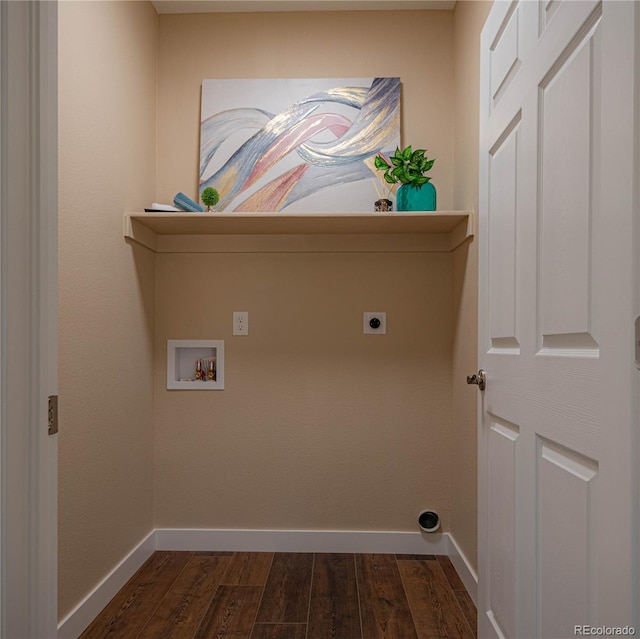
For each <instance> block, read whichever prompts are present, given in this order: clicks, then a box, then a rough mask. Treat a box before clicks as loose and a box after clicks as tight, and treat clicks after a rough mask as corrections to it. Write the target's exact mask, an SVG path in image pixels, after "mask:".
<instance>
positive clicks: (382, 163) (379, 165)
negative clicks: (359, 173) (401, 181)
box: [373, 155, 390, 171]
mask: <svg viewBox="0 0 640 639" xmlns="http://www.w3.org/2000/svg"><path fill="white" fill-rule="evenodd" d="M373 164H374V166H375V167H376V169H381V170H383V171H386V170H387V169H388V168H389V166H390V165H389V163H388V162H387V161H386V160H385V159H384V158H383V157H381V156H380V155H376V157H375V159H374V161H373Z"/></svg>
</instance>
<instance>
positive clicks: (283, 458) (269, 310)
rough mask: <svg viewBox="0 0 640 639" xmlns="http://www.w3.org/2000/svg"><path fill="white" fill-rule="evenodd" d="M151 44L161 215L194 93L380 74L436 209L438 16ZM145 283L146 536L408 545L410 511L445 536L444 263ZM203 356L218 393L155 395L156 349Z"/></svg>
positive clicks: (352, 20)
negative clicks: (149, 355) (180, 530)
mask: <svg viewBox="0 0 640 639" xmlns="http://www.w3.org/2000/svg"><path fill="white" fill-rule="evenodd" d="M394 42H395V43H400V46H398V47H394V46H392V45H393V43H394ZM160 43H161V46H160V47H159V74H158V155H157V169H158V197H159V198H160V199H161V200H162V201H171V199H172V197H173V194H175V193H176V192H177V191H178V190H183V191H185V192H187V193H188V194H190V195H192V196H195V195H196V192H197V174H198V173H197V171H198V153H199V130H198V129H199V125H198V122H199V110H200V87H201V83H202V80H203V79H205V78H253V77H255V78H259V77H267V78H268V77H294V78H295V77H314V76H317V77H335V76H344V77H349V76H366V75H374V74H377V75H388V76H395V75H397V76H400V77H401V80H402V105H403V112H402V117H403V132H402V133H403V136H402V137H403V140H402V141H403V144H408V143H412V144H414V145H423V146H426V147H427V148H428V150H429V154H430V155H433V156H435V157H436V158H437V162H436V169H435V171H434V182H435V183H436V185H437V187H438V193H439V207H440V208H444V209H447V208H450V207H451V204H452V182H453V164H452V160H453V110H452V101H453V61H452V55H451V53H452V14H451V12H394V13H391V12H380V13H376V12H374V13H349V12H345V13H284V14H283V13H278V14H235V15H234V14H217V15H207V16H161V17H160ZM157 264H158V267H157V317H156V357H157V358H158V359H157V361H158V365H157V366H156V413H155V414H156V483H155V488H156V490H155V498H156V508H155V522H156V525H157V526H158V527H183V526H186V527H205V528H207V527H214V528H233V527H241V528H281V529H291V528H303V529H304V528H307V529H308V528H319V529H331V528H337V529H363V530H415V529H416V517H417V514H418V513H419V512H420V510H421V509H423V508H425V507H431V508H436V509H438V510H439V511H440V512H441V514H442V517H443V522H444V524H445V528H446V527H448V521H449V511H450V506H451V499H450V469H449V460H450V405H451V397H450V393H451V390H450V379H451V371H450V347H451V256H450V255H446V254H442V255H400V254H335V253H325V254H313V255H304V254H280V255H276V254H270V255H268V254H262V255H251V254H229V255H199V256H188V255H163V256H158V258H157ZM234 310H248V311H249V313H250V320H249V325H250V327H251V335H250V336H249V337H248V338H242V337H232V336H231V317H232V312H233V311H234ZM366 310H383V311H386V312H387V314H388V318H389V334H388V335H387V336H386V337H368V336H363V335H362V313H363V312H364V311H366ZM207 337H208V338H211V339H216V338H217V339H225V341H226V346H227V352H226V358H227V378H226V380H227V388H226V390H225V391H224V392H219V393H217V392H212V393H204V392H197V391H194V392H175V391H174V392H167V391H166V390H165V380H166V373H165V365H164V362H163V360H164V358H165V352H166V340H167V339H168V338H183V339H185V338H207ZM160 362H163V363H162V364H161V363H160Z"/></svg>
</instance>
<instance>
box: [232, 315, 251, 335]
mask: <svg viewBox="0 0 640 639" xmlns="http://www.w3.org/2000/svg"><path fill="white" fill-rule="evenodd" d="M233 334H234V335H248V334H249V313H248V312H247V311H233Z"/></svg>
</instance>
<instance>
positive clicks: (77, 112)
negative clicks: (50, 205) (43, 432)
mask: <svg viewBox="0 0 640 639" xmlns="http://www.w3.org/2000/svg"><path fill="white" fill-rule="evenodd" d="M156 40H157V16H156V14H155V11H154V10H153V8H152V6H151V5H150V4H149V3H146V2H143V3H141V2H64V1H63V2H60V3H59V235H60V245H59V249H60V250H59V256H60V257H59V308H60V318H59V349H60V350H59V392H60V435H59V438H60V439H59V442H60V446H59V451H60V453H59V488H60V498H59V522H60V529H59V551H58V552H59V616H60V618H61V619H62V618H64V617H65V616H66V615H67V614H68V613H69V612H70V610H71V609H72V608H73V607H75V606H76V605H77V604H78V603H79V602H80V601H81V600H82V599H83V598H84V597H85V596H86V595H87V594H88V593H89V592H90V591H91V590H92V588H93V587H94V586H95V585H96V584H97V583H98V582H100V581H102V579H104V578H105V576H106V575H107V574H108V573H109V572H110V571H111V570H112V569H113V568H114V566H115V565H117V564H118V563H119V562H120V561H121V560H122V559H123V557H124V556H126V554H127V553H128V552H129V551H130V550H131V549H132V548H133V547H134V546H135V545H136V544H137V543H138V542H139V541H140V540H141V539H142V538H143V537H144V536H145V535H146V534H148V533H149V532H150V530H151V529H152V528H153V520H152V481H153V480H152V478H153V467H152V464H153V424H152V400H153V388H152V370H151V363H152V361H153V317H154V277H155V274H154V263H153V256H152V254H149V252H147V251H146V249H141V248H139V247H132V246H129V245H127V244H126V243H125V241H124V240H123V237H122V213H123V211H125V210H139V209H141V208H142V207H143V206H144V205H145V204H146V203H147V202H149V201H152V199H153V198H154V196H155V167H154V164H153V157H154V154H155V88H156V87H155V80H156Z"/></svg>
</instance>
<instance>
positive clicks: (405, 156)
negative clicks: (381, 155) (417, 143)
mask: <svg viewBox="0 0 640 639" xmlns="http://www.w3.org/2000/svg"><path fill="white" fill-rule="evenodd" d="M412 153H413V151H412V150H411V145H409V146H408V147H407V148H406V149H405V150H404V151H403V152H402V159H403V160H405V161H406V162H408V161H409V160H411V154H412Z"/></svg>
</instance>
